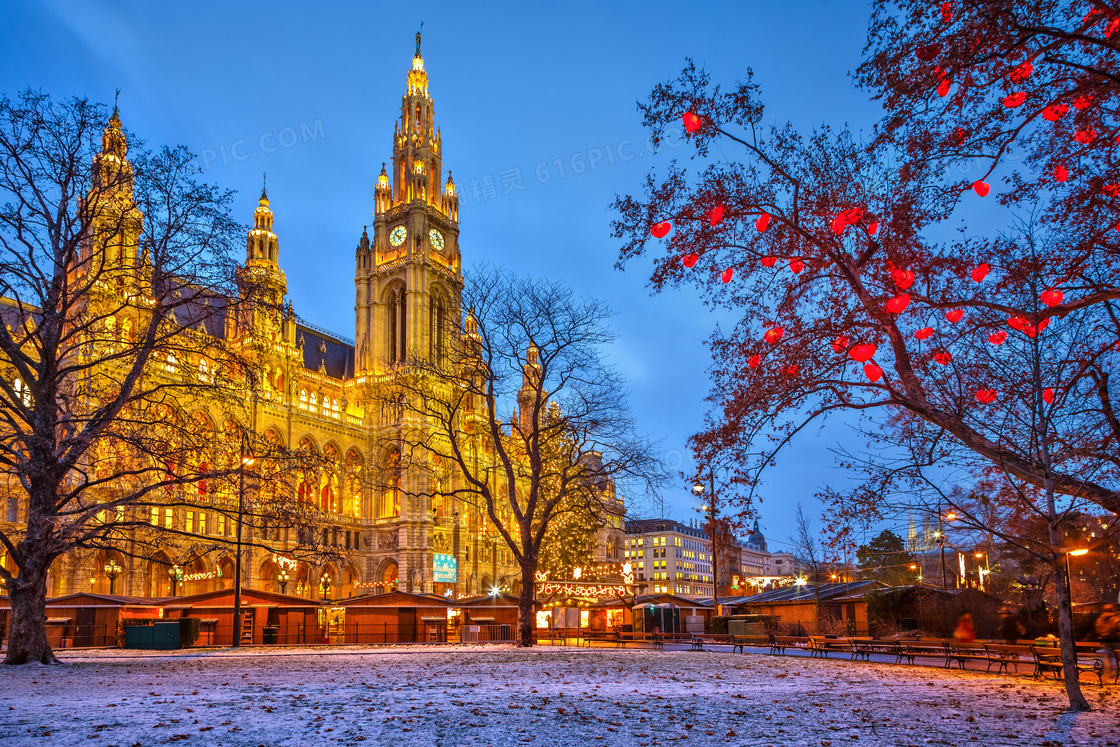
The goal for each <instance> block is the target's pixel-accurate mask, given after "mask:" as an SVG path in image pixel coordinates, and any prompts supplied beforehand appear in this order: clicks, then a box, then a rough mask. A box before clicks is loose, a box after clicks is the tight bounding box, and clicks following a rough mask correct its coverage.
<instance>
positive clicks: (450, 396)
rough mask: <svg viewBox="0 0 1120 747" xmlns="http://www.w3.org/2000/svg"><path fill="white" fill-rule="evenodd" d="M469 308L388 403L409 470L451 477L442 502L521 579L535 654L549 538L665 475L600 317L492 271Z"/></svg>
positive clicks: (598, 307)
mask: <svg viewBox="0 0 1120 747" xmlns="http://www.w3.org/2000/svg"><path fill="white" fill-rule="evenodd" d="M463 306H464V307H467V308H469V309H470V311H469V313H468V314H467V315H466V320H465V332H464V334H463V335H462V337H461V338H460V340H459V343H458V345H457V347H456V348H455V349H454V350H449V351H437V352H435V353H434V354H432V355H430V356H427V357H420V358H417V359H414V360H411V361H409V362H408V364H407V365H406V366H403V367H402V368H401V369H400V370H399V372H398V375H397V377H396V386H395V388H393V389H392V390H391V391H390V390H384V391H387V392H388V393H387V394H383V395H382V396H388V397H389V398H390V403H396V404H397V406H398V407H399V408H400V413H401V417H400V420H399V426H398V431H397V432H398V437H399V439H400V442H401V446H402V448H401V451H402V455H403V460H405V461H407V462H408V463H409V464H411V465H416V466H417V467H420V468H426V469H428V470H429V471H430V470H432V469H433V465H437V466H438V465H442V466H444V467H447V466H448V465H449V466H450V468H449V470H448V479H446V480H443V481H441V484H442V488H441V489H440V490H441V494H442V495H443V496H444V497H446V498H448V499H453V500H457V501H459V502H461V503H464V504H467V505H473V506H477V507H479V508H480V509H481V510H482V511H484V513H485V516H486V519H487V520H488V523H489V524H490V525H491V527H492V529H493V530H494V531H495V532H496V533H497V534H498V536H500V537H501V539H502V540H503V541H504V543H505V544H506V545H507V546H508V547H509V548H510V550H511V552H512V554H513V557H514V558H515V560H516V562H517V564H518V566H519V567H520V570H521V590H520V599H519V611H520V620H519V632H518V645H520V646H531V645H532V641H533V624H534V615H533V600H534V583H535V581H536V572H537V568H538V565H539V562H540V552H541V546H542V543H543V542H544V538H545V536H546V534H547V532H548V531H549V529H550V527H552V526H553V525H554V524H555V523H556V522H557V521H558V520H559V519H561V517H563V516H564V515H565V513H568V512H577V513H580V514H586V513H590V514H591V515H592V516H595V517H598V520H599V521H606V520H608V519H609V517H610V515H612V514H613V515H616V516H617V515H618V514H619V513H620V512H619V511H617V507H619V506H620V505H621V498H620V497H619V493H620V492H621V491H623V490H624V489H626V487H627V486H633V487H634V488H635V490H634V492H629V493H627V494H628V495H631V496H635V495H637V494H638V492H637V490H636V489H637V488H640V489H642V490H647V491H648V490H650V489H653V488H654V487H656V486H657V485H659V484H660V483H661V481H662V480H663V479H664V470H663V469H662V467H661V465H660V462H659V460H658V458H657V457H656V455H655V450H654V445H653V444H651V443H650V441H648V440H647V439H645V438H642V437H640V436H637V435H635V434H634V423H633V421H632V419H631V417H630V414H629V412H628V410H627V407H626V391H625V382H624V380H623V378H622V376H621V375H620V374H619V373H618V371H617V370H615V369H614V368H612V367H611V366H610V365H609V364H608V363H607V362H606V360H605V357H604V353H605V351H604V348H605V347H606V346H607V345H608V344H609V343H610V342H611V341H612V340H613V339H614V335H613V334H612V333H611V332H610V330H609V329H608V328H607V326H606V320H607V318H608V317H609V315H610V313H609V311H608V309H607V308H606V307H605V306H604V305H603V304H601V303H600V302H598V301H594V300H590V299H580V298H577V297H576V296H575V295H574V294H573V292H572V291H571V290H570V289H568V288H566V287H564V286H562V285H561V284H559V283H553V282H549V281H546V280H540V279H532V278H519V277H516V276H514V275H512V274H510V273H508V272H505V271H501V270H495V269H491V268H482V269H480V270H477V271H476V272H474V273H471V274H470V275H469V276H468V278H467V283H466V288H465V290H464V293H463ZM429 492H430V491H429Z"/></svg>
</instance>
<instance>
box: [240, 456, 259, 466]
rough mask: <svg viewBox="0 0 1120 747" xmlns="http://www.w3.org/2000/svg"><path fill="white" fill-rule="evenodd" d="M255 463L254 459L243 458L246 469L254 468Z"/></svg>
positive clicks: (242, 461)
mask: <svg viewBox="0 0 1120 747" xmlns="http://www.w3.org/2000/svg"><path fill="white" fill-rule="evenodd" d="M255 461H256V460H255V459H253V458H252V457H241V463H242V464H244V465H245V466H246V467H252V466H253V462H255Z"/></svg>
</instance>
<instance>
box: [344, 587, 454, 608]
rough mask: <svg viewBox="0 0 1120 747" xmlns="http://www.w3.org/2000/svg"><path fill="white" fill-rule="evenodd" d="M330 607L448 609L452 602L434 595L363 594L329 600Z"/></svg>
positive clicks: (397, 592)
mask: <svg viewBox="0 0 1120 747" xmlns="http://www.w3.org/2000/svg"><path fill="white" fill-rule="evenodd" d="M329 604H330V605H331V606H332V607H450V606H452V602H451V600H450V599H446V598H444V597H441V596H437V595H435V594H413V593H412V592H409V591H400V590H396V591H390V592H387V593H385V594H364V595H362V596H357V597H350V598H349V599H340V600H337V601H335V600H331V601H330V602H329Z"/></svg>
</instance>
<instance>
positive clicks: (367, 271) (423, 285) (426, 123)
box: [354, 34, 462, 375]
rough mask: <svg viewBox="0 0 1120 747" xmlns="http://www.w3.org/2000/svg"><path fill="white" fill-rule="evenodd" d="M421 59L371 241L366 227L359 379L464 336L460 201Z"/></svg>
mask: <svg viewBox="0 0 1120 747" xmlns="http://www.w3.org/2000/svg"><path fill="white" fill-rule="evenodd" d="M442 180H443V144H442V139H441V136H440V131H439V129H438V128H437V127H436V125H435V107H434V105H433V103H432V99H431V97H430V96H429V95H428V74H427V72H425V70H424V59H423V57H421V55H420V35H419V34H417V35H416V54H415V56H414V57H413V58H412V69H411V70H409V71H408V87H407V89H406V91H405V94H404V96H403V97H402V99H401V114H400V119H399V120H398V121H397V123H396V127H395V128H394V131H393V166H392V176H391V177H390V175H389V173H388V172H387V171H386V169H385V164H382V165H381V174H380V175H379V176H378V178H377V186H376V188H375V190H374V220H373V231H372V234H373V235H372V236H370V234H369V232H368V231H367V230H365V229H363V231H362V237H361V239H360V240H359V242H358V247H357V252H356V261H355V285H356V294H355V304H354V312H355V344H356V347H357V350H356V353H355V357H356V361H357V374H358V375H362V374H375V375H376V374H381V373H385V372H387V371H390V370H393V369H395V368H397V367H399V366H401V365H403V364H404V363H405V362H407V361H408V360H409V359H410V358H419V359H423V360H442V357H443V356H444V355H446V353H447V350H448V349H449V347H450V344H449V342H450V335H451V334H452V333H458V326H459V294H460V291H461V289H462V266H461V260H460V256H459V198H458V196H457V194H456V191H455V183H454V182H453V181H452V179H451V174H450V172H449V173H448V175H447V181H446V183H443V181H442Z"/></svg>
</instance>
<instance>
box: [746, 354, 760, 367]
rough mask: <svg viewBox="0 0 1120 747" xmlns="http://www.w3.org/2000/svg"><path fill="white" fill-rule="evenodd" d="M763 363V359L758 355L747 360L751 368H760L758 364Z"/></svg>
mask: <svg viewBox="0 0 1120 747" xmlns="http://www.w3.org/2000/svg"><path fill="white" fill-rule="evenodd" d="M761 362H762V358H760V357H758V356H757V355H752V356H751V357H750V358H748V359H747V365H748V366H750V367H751V368H758V364H759V363H761Z"/></svg>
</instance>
